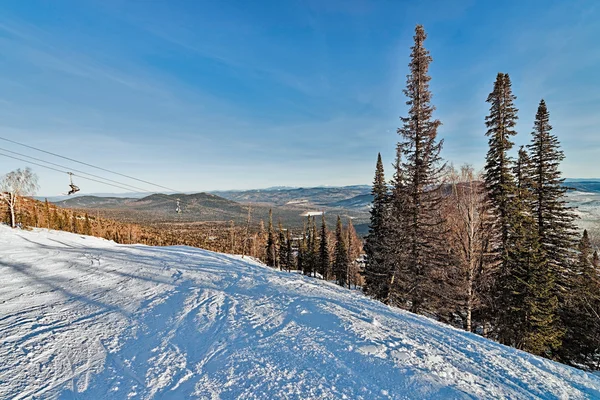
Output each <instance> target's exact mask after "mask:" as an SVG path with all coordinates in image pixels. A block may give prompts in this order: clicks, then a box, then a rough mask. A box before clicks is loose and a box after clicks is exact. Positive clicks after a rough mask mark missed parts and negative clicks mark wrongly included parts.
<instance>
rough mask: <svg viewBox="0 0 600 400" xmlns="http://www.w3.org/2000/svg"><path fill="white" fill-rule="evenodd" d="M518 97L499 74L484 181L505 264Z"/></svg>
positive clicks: (487, 119) (491, 100) (491, 96)
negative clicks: (512, 140) (509, 152)
mask: <svg viewBox="0 0 600 400" xmlns="http://www.w3.org/2000/svg"><path fill="white" fill-rule="evenodd" d="M515 99H516V96H515V95H513V94H512V88H511V82H510V77H509V76H508V74H503V73H498V76H497V77H496V82H495V83H494V90H493V91H492V92H491V93H490V94H489V96H488V98H487V100H486V101H487V102H488V103H490V115H488V116H487V117H485V124H486V126H487V128H488V130H487V132H486V136H489V142H488V144H489V150H488V153H487V156H486V164H485V175H484V181H485V186H486V189H487V191H488V195H489V198H490V201H491V203H492V205H493V208H494V209H495V211H496V212H495V214H496V221H495V222H496V228H497V229H498V230H499V232H500V238H499V239H500V240H499V243H498V246H497V249H496V250H497V252H498V256H499V258H500V260H501V262H502V264H503V265H504V267H505V265H506V258H507V254H506V252H507V248H508V240H509V230H510V223H509V218H510V216H511V213H512V211H513V210H511V206H512V204H511V203H512V200H511V199H512V198H513V197H514V196H515V192H516V188H515V182H514V177H513V175H512V174H511V168H512V160H511V159H510V157H509V156H508V151H510V149H512V147H513V146H514V143H513V142H511V141H510V138H511V136H514V135H516V134H517V132H516V131H515V129H514V128H515V126H516V123H517V119H518V117H517V111H518V110H517V108H516V107H515V106H514V100H515Z"/></svg>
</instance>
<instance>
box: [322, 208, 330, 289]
mask: <svg viewBox="0 0 600 400" xmlns="http://www.w3.org/2000/svg"><path fill="white" fill-rule="evenodd" d="M329 258H330V257H329V241H328V240H327V224H326V223H325V213H323V214H322V215H321V240H320V242H319V273H320V274H321V276H323V279H324V280H329V276H330V275H331V273H330V269H331V267H330V260H329Z"/></svg>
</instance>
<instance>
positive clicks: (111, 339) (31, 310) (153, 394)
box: [0, 226, 600, 399]
mask: <svg viewBox="0 0 600 400" xmlns="http://www.w3.org/2000/svg"><path fill="white" fill-rule="evenodd" d="M0 276H1V279H2V281H1V282H2V286H1V290H0V344H1V346H0V398H2V399H5V398H6V399H9V398H10V399H33V398H36V399H41V398H44V399H46V398H51V399H52V398H54V399H56V398H58V399H83V398H86V399H104V398H115V399H151V398H161V399H184V398H200V399H233V398H241V399H309V398H310V399H423V398H427V399H448V398H452V399H470V398H489V399H498V398H512V399H537V398H542V399H577V398H600V377H598V376H595V375H591V374H587V373H585V372H582V371H579V370H576V369H572V368H569V367H566V366H563V365H561V364H557V363H554V362H551V361H548V360H545V359H541V358H538V357H534V356H531V355H529V354H526V353H523V352H520V351H516V350H514V349H510V348H507V347H504V346H501V345H499V344H496V343H493V342H490V341H487V340H485V339H483V338H481V337H479V336H476V335H473V334H469V333H466V332H462V331H459V330H456V329H453V328H451V327H448V326H445V325H442V324H440V323H437V322H435V321H432V320H429V319H427V318H424V317H420V316H416V315H413V314H410V313H407V312H404V311H401V310H397V309H393V308H389V307H386V306H385V305H383V304H381V303H378V302H375V301H372V300H369V299H367V298H365V297H364V296H362V295H361V294H360V293H357V292H356V291H349V290H345V289H341V288H339V287H337V286H335V285H333V284H331V283H326V282H322V281H317V280H314V279H311V278H306V277H303V276H301V275H297V274H290V273H286V272H278V271H274V270H271V269H269V268H267V267H264V266H262V265H260V264H258V263H256V262H253V261H251V260H248V259H245V260H242V259H241V258H240V257H238V256H229V255H223V254H218V253H212V252H209V251H205V250H201V249H195V248H189V247H183V246H177V247H162V248H159V247H148V246H143V245H118V244H115V243H113V242H110V241H106V240H102V239H98V238H92V237H85V236H80V235H74V234H69V233H64V232H57V231H45V230H35V231H33V232H27V231H16V230H11V229H10V228H8V227H5V226H0Z"/></svg>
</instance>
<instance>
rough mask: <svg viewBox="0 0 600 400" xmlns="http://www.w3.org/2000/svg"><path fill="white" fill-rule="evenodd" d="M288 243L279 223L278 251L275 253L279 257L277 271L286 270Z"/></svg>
mask: <svg viewBox="0 0 600 400" xmlns="http://www.w3.org/2000/svg"><path fill="white" fill-rule="evenodd" d="M287 251H288V243H287V238H286V236H285V233H283V228H282V226H281V221H279V251H278V252H277V253H278V255H279V269H280V270H282V271H283V270H287V269H288V255H287Z"/></svg>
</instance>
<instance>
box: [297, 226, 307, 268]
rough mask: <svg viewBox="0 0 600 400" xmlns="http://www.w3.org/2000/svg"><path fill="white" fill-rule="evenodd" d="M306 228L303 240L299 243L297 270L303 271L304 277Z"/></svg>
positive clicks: (303, 232)
mask: <svg viewBox="0 0 600 400" xmlns="http://www.w3.org/2000/svg"><path fill="white" fill-rule="evenodd" d="M306 248H307V246H306V228H305V229H303V231H302V239H301V240H300V241H299V242H298V256H297V257H296V268H297V269H298V271H302V273H303V274H304V275H308V274H307V273H306V268H307V267H306V251H307V250H306Z"/></svg>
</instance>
